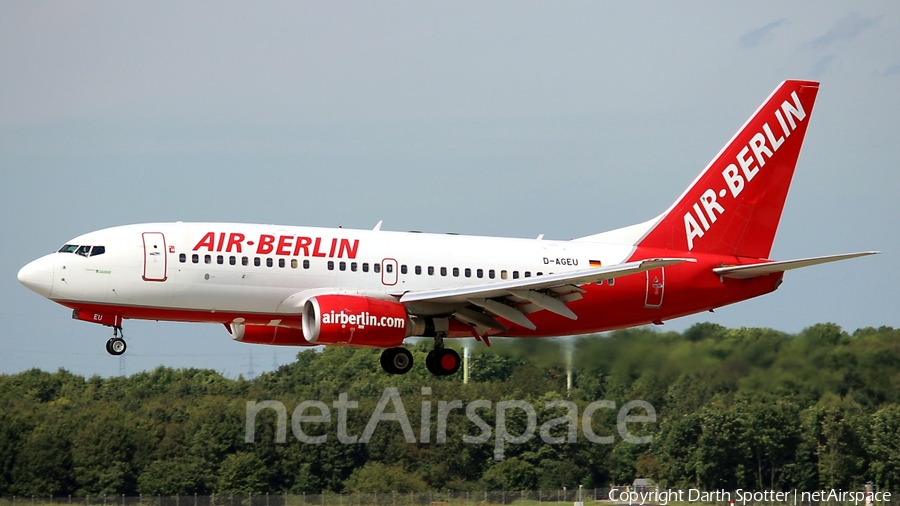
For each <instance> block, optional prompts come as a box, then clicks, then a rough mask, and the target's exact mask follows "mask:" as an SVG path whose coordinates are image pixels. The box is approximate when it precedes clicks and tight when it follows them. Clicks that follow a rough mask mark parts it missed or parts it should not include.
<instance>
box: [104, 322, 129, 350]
mask: <svg viewBox="0 0 900 506" xmlns="http://www.w3.org/2000/svg"><path fill="white" fill-rule="evenodd" d="M120 336H121V337H120ZM106 352H107V353H109V354H110V355H115V356H119V355H121V354H123V353H125V332H123V331H122V327H113V336H112V337H110V338H109V341H106Z"/></svg>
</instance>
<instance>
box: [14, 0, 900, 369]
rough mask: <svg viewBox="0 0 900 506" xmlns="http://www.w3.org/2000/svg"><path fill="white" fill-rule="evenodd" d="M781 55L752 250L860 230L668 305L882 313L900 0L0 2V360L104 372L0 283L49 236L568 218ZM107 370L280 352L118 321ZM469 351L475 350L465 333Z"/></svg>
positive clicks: (674, 143) (583, 225)
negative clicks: (758, 277)
mask: <svg viewBox="0 0 900 506" xmlns="http://www.w3.org/2000/svg"><path fill="white" fill-rule="evenodd" d="M788 78H800V79H816V80H819V81H821V82H822V85H821V89H820V93H819V97H818V101H817V104H816V108H815V111H814V113H813V116H812V119H811V123H810V127H809V132H808V134H807V138H806V142H805V144H804V148H803V152H802V154H801V157H800V162H799V165H798V169H797V173H796V175H795V178H794V183H793V186H792V189H791V193H790V195H789V197H788V202H787V205H786V207H785V211H784V216H783V218H782V224H781V227H780V229H779V233H778V236H777V238H776V241H775V247H774V250H773V256H774V257H775V258H778V259H790V258H797V257H804V256H812V255H819V254H831V253H840V252H847V251H858V250H869V249H877V250H882V251H884V254H883V255H880V256H878V257H869V258H864V259H858V260H851V261H847V262H841V263H838V264H832V265H826V266H820V267H815V268H809V269H804V270H801V271H794V272H791V273H789V274H788V275H786V277H785V283H784V285H783V286H782V287H781V288H780V289H779V290H778V291H777V292H776V293H774V294H771V295H768V296H766V297H763V298H760V299H756V300H753V301H748V302H744V303H741V304H738V305H735V306H732V307H728V308H723V309H721V310H718V311H717V312H716V313H715V314H708V313H707V314H703V315H699V316H697V317H690V318H684V319H681V320H676V321H672V322H668V323H666V325H665V326H664V327H662V328H663V329H676V330H681V329H683V328H686V327H687V326H689V325H691V324H693V323H695V322H697V321H713V322H717V323H720V324H722V325H726V326H737V327H739V326H765V327H773V328H776V329H780V330H785V331H790V332H796V331H799V330H801V329H802V328H804V327H806V326H808V325H812V324H815V323H819V322H825V321H831V322H835V323H838V324H839V325H841V326H843V327H844V328H845V329H847V330H851V331H852V330H854V329H856V328H858V327H864V326H879V325H891V326H895V327H898V326H900V311H897V302H896V301H897V300H900V268H898V267H897V262H896V254H897V252H898V251H900V240H898V234H897V233H896V230H897V225H896V218H897V217H900V198H898V192H900V142H898V134H900V120H898V117H900V93H898V91H897V90H900V4H897V3H896V2H863V3H854V4H853V6H852V7H850V6H848V5H847V4H845V3H841V2H796V3H790V4H787V5H783V4H782V3H781V2H759V3H754V4H752V5H740V4H727V3H726V4H717V3H705V2H704V3H701V2H688V3H679V4H677V5H676V4H671V3H662V2H660V3H649V4H646V3H645V4H640V5H638V6H633V5H624V4H623V5H620V4H618V3H612V2H609V3H601V2H567V3H540V2H491V3H488V4H484V3H476V2H446V3H427V4H423V3H418V2H379V3H336V2H315V3H314V2H306V3H295V2H284V3H279V2H272V3H266V4H263V5H259V4H249V3H227V2H215V3H213V2H208V3H199V2H192V3H185V2H154V3H152V4H146V3H125V4H121V3H112V2H110V3H98V2H80V1H72V2H39V1H32V2H3V3H2V4H0V174H2V185H0V220H2V221H0V223H2V230H3V233H2V234H0V247H2V251H3V252H4V254H3V255H0V296H2V300H3V301H4V304H3V306H2V308H0V315H2V317H3V319H4V321H5V331H4V332H2V333H0V373H14V372H17V371H21V370H24V369H27V368H30V367H41V368H43V369H48V370H55V369H57V368H59V367H64V368H67V369H69V370H72V371H74V372H78V373H83V374H100V375H104V376H106V375H114V374H117V373H118V372H119V366H120V362H119V359H116V358H113V357H109V356H108V355H107V354H106V352H105V350H104V346H103V345H104V342H105V340H106V339H107V338H108V334H109V332H108V329H107V328H104V327H100V326H94V325H90V324H87V323H83V322H76V321H72V320H71V319H70V314H69V312H68V311H67V310H66V309H64V308H62V307H60V306H56V305H54V304H53V303H51V302H49V301H47V300H44V299H42V298H40V297H39V296H37V295H36V294H33V293H31V292H30V291H28V290H27V289H25V288H24V287H22V286H21V285H19V284H18V282H17V281H16V272H17V270H18V269H19V267H21V266H22V265H24V264H25V263H27V262H28V261H29V260H31V259H33V258H36V257H38V256H41V255H43V254H45V253H47V252H50V251H53V250H55V249H56V248H58V247H59V246H60V245H61V244H63V243H64V242H65V241H66V240H67V239H69V238H71V237H74V236H76V235H79V234H82V233H84V232H88V231H91V230H96V229H100V228H105V227H109V226H115V225H121V224H127V223H139V222H151V221H175V220H184V221H204V220H208V221H240V222H262V223H282V224H296V225H317V226H338V225H342V226H344V227H358V228H371V227H372V226H374V225H375V223H376V222H377V221H378V220H384V229H389V230H424V231H430V232H458V233H467V234H479V235H501V236H513V237H535V236H537V235H538V234H545V235H546V237H547V238H554V239H568V238H572V237H578V236H583V235H588V234H592V233H596V232H600V231H603V230H608V229H612V228H616V227H619V226H624V225H628V224H631V223H636V222H639V221H643V220H646V219H648V218H650V217H653V216H655V215H656V214H658V213H659V212H660V211H662V210H663V209H665V208H666V207H668V206H669V204H671V202H672V201H673V200H674V199H675V198H676V197H677V196H678V195H680V194H681V192H682V191H683V189H684V188H685V187H686V186H687V185H688V184H689V183H690V182H691V181H692V180H693V179H694V177H695V176H696V175H697V173H699V171H700V170H701V169H702V168H703V167H704V166H705V165H706V164H707V163H708V162H709V160H710V159H711V158H712V157H713V156H714V155H715V153H716V152H718V150H719V149H720V148H721V146H722V145H723V144H724V143H725V142H726V141H727V140H728V139H729V138H730V137H731V135H732V134H733V133H734V132H735V131H736V130H737V128H739V127H740V125H741V124H743V122H744V121H745V120H746V118H747V117H748V116H749V115H750V114H751V113H752V112H753V111H754V110H755V109H756V107H757V106H758V105H759V104H760V103H761V102H762V100H763V99H765V97H766V96H768V94H769V93H770V92H771V90H772V89H774V87H775V86H776V85H777V84H778V83H779V82H780V81H782V80H784V79H788ZM126 335H127V336H128V343H129V351H128V353H127V355H126V357H127V358H126V359H125V366H126V371H127V372H129V373H130V372H134V371H137V370H141V369H147V368H152V367H155V366H157V365H159V364H163V365H170V366H176V367H188V366H196V367H209V368H213V369H216V370H219V371H222V372H224V373H226V374H228V375H232V376H233V375H236V374H239V373H242V372H243V373H246V372H247V370H248V366H249V354H250V352H251V350H252V352H253V355H254V358H253V361H254V366H255V367H254V369H255V370H256V372H259V371H261V370H268V369H271V368H272V366H273V362H277V363H286V362H288V361H290V360H291V358H292V356H293V355H294V353H296V351H297V350H296V349H277V350H273V349H272V348H266V347H250V346H247V345H242V344H239V343H234V342H231V341H230V339H229V338H228V335H227V333H226V332H225V330H224V329H223V328H220V327H218V326H211V325H190V324H171V323H156V322H128V325H127V326H126ZM476 350H477V348H476Z"/></svg>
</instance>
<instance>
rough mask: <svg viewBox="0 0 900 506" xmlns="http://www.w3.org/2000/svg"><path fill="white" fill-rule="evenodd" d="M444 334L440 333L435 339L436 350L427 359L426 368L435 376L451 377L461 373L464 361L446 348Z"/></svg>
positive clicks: (430, 352)
mask: <svg viewBox="0 0 900 506" xmlns="http://www.w3.org/2000/svg"><path fill="white" fill-rule="evenodd" d="M444 337H445V333H444V332H438V333H437V335H436V336H435V337H434V349H433V350H431V351H429V352H428V355H427V356H426V357H425V367H426V368H428V372H430V373H431V374H434V375H435V376H450V375H451V374H456V372H457V371H459V366H460V365H461V364H462V360H460V358H459V353H456V351H455V350H452V349H450V348H444Z"/></svg>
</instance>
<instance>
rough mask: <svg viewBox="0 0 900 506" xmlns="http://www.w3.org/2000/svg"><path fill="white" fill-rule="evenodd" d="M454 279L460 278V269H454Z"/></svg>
mask: <svg viewBox="0 0 900 506" xmlns="http://www.w3.org/2000/svg"><path fill="white" fill-rule="evenodd" d="M453 277H454V278H458V277H459V267H454V268H453Z"/></svg>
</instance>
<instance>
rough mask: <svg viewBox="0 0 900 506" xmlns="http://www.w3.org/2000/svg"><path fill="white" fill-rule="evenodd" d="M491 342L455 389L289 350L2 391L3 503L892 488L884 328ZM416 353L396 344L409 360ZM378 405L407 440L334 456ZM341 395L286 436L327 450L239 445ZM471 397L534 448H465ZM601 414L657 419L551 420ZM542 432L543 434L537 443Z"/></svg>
mask: <svg viewBox="0 0 900 506" xmlns="http://www.w3.org/2000/svg"><path fill="white" fill-rule="evenodd" d="M450 344H451V345H453V344H454V343H452V342H451V343H450ZM472 344H473V345H474V343H472ZM492 344H493V346H492V347H490V348H487V347H485V346H484V345H483V344H478V345H477V346H473V349H472V358H471V362H470V381H469V383H467V384H463V382H462V373H461V372H460V373H459V374H457V375H455V376H452V377H442V378H436V377H433V376H431V375H430V374H429V373H428V372H427V371H425V368H424V367H415V368H414V369H413V370H412V371H411V372H410V373H409V374H407V375H404V376H392V375H387V374H385V373H384V372H383V371H382V370H381V367H380V365H379V350H370V349H353V348H340V347H329V348H326V349H324V350H322V351H317V350H305V351H302V352H300V353H298V354H297V358H296V360H295V361H294V362H293V363H290V364H287V365H283V366H281V367H279V368H278V369H277V370H275V371H273V372H270V373H265V374H262V375H260V376H259V377H257V378H254V379H246V378H243V377H238V378H236V379H231V378H227V377H224V376H222V375H221V374H219V373H217V372H214V371H211V370H202V369H171V368H165V367H160V368H157V369H155V370H152V371H145V372H140V373H137V374H133V375H131V376H128V377H111V378H101V377H99V376H93V377H89V378H85V377H82V376H79V375H75V374H71V373H69V372H67V371H65V370H62V369H61V370H59V371H57V372H53V373H50V372H45V371H41V370H38V369H32V370H29V371H25V372H22V373H18V374H14V375H0V407H2V410H0V495H2V496H11V495H19V496H30V495H36V496H65V495H68V494H72V495H74V496H87V495H90V496H101V495H119V494H126V495H136V494H145V495H150V494H152V495H156V494H162V495H176V494H183V495H187V494H194V493H199V494H210V493H215V494H222V495H224V494H247V493H254V494H257V493H266V492H269V493H303V492H306V493H319V492H323V491H325V492H392V491H396V492H418V491H426V490H454V491H457V490H458V491H464V490H535V489H544V490H551V489H556V488H561V487H563V486H566V487H569V488H570V489H571V488H573V487H576V488H577V486H578V485H584V486H585V487H586V488H595V487H606V486H609V485H610V484H612V483H630V482H631V481H632V480H633V479H634V478H636V477H644V478H652V479H654V480H656V481H657V482H659V483H661V484H664V485H666V486H670V487H699V488H704V489H717V488H722V489H737V488H744V489H756V490H763V489H773V490H789V489H793V488H799V489H803V490H816V489H821V488H843V489H844V490H847V489H850V488H859V487H861V486H862V484H863V483H865V482H866V481H869V480H872V481H874V482H875V483H876V485H877V486H878V487H879V488H881V489H883V490H898V489H900V486H898V485H900V330H895V329H893V328H890V327H881V328H864V329H859V330H857V331H855V332H853V333H852V334H851V333H848V332H845V331H843V330H841V329H840V328H839V327H838V326H836V325H833V324H820V325H815V326H813V327H810V328H807V329H805V330H803V331H802V332H800V333H798V334H795V335H792V334H787V333H783V332H778V331H775V330H771V329H763V328H740V329H728V328H724V327H721V326H719V325H715V324H709V323H704V324H697V325H694V326H693V327H691V328H690V329H688V330H686V331H685V332H683V333H679V332H657V331H653V330H650V329H645V328H638V329H629V330H622V331H616V332H612V333H609V334H606V335H604V336H591V337H587V338H581V339H577V340H557V339H548V340H499V339H495V340H493V343H492ZM428 349H430V343H426V342H423V343H419V344H415V345H413V346H411V350H412V352H413V355H414V358H415V360H416V362H417V364H423V363H424V360H425V354H426V352H427V351H428ZM569 370H571V371H572V378H573V388H572V389H571V390H569V389H567V373H568V371H569ZM423 387H425V388H423ZM390 389H396V390H390ZM388 391H392V392H396V393H397V395H398V396H399V398H400V399H402V408H403V410H404V412H405V414H406V415H407V416H408V419H409V421H410V425H411V429H412V432H413V433H414V434H415V439H414V440H413V441H412V442H409V441H410V439H409V430H407V429H408V428H405V427H403V424H402V423H400V422H399V421H391V420H389V419H387V418H390V417H389V416H387V417H386V421H381V422H380V423H378V425H377V428H375V430H374V432H371V433H370V434H369V438H368V441H367V442H366V443H365V444H361V443H349V444H348V443H345V442H341V441H340V440H339V438H338V437H337V435H338V429H339V425H340V424H341V423H343V424H344V428H343V429H342V430H344V431H345V432H346V433H348V434H354V435H357V436H358V435H361V434H363V433H364V431H365V430H366V426H367V424H369V423H370V422H371V416H372V414H373V413H374V412H375V411H376V409H377V407H378V406H377V405H378V403H379V401H380V400H383V399H384V397H385V395H386V394H385V392H388ZM341 394H345V398H346V399H349V400H351V401H355V402H357V403H358V407H357V408H355V409H350V410H347V411H346V413H345V414H346V416H345V417H344V418H345V419H344V420H343V421H341V420H339V418H340V417H339V416H338V411H337V410H336V409H335V410H330V411H329V412H328V414H327V415H325V414H324V413H322V412H320V410H316V409H312V410H306V411H304V412H303V413H302V414H303V415H307V416H312V415H319V418H318V419H315V418H307V419H306V420H311V419H315V420H316V423H312V422H304V423H303V424H301V427H302V431H303V432H304V434H307V435H309V436H311V437H312V436H326V437H325V438H324V442H322V443H319V444H311V443H303V442H301V441H299V440H298V439H297V438H295V437H287V439H286V440H285V441H284V442H279V434H278V427H279V424H278V416H279V413H278V411H277V410H276V409H262V410H259V413H258V414H257V415H256V421H255V425H254V437H253V443H247V442H246V438H247V427H248V426H247V405H248V401H250V402H254V403H260V402H263V401H266V400H274V401H277V402H278V403H280V404H282V405H283V406H285V408H286V411H287V415H288V417H289V419H288V420H287V424H288V427H287V433H288V435H289V436H290V435H291V433H292V430H293V428H294V427H293V424H292V421H293V420H292V419H291V418H295V417H292V416H291V414H292V413H291V412H292V411H293V410H294V409H295V407H297V406H299V405H300V404H301V403H303V402H304V401H320V402H322V403H324V405H326V406H327V407H328V408H330V407H331V406H333V405H334V403H335V402H337V401H338V400H339V399H340V398H341V397H340V396H341ZM454 400H459V401H460V405H461V406H462V408H460V409H454V410H452V411H450V412H449V414H445V415H444V426H443V428H442V429H441V427H439V426H438V418H439V417H438V411H439V407H440V402H441V401H443V402H444V403H445V406H446V405H447V403H450V402H451V401H454ZM479 400H481V401H484V400H487V401H489V402H490V403H491V406H492V407H497V406H500V404H498V403H500V402H507V403H509V402H510V401H523V402H524V403H527V404H529V405H530V406H533V408H534V411H535V416H536V418H537V426H536V427H533V430H534V432H535V434H534V436H533V437H531V438H529V439H528V440H527V441H524V442H520V443H516V442H515V441H507V442H506V443H505V444H503V445H502V448H501V450H502V454H503V459H502V460H496V459H495V456H496V450H497V447H496V439H491V441H490V442H487V443H484V444H471V443H469V442H466V440H467V439H468V440H470V441H471V440H473V438H477V437H479V436H480V435H484V430H483V428H482V427H479V425H478V424H477V423H474V422H473V420H474V418H472V416H469V415H467V413H466V409H465V407H466V406H467V405H468V404H469V403H472V402H473V401H479ZM599 400H606V401H611V402H612V403H613V404H614V405H615V407H616V408H619V407H621V406H623V405H625V404H626V403H627V402H629V401H633V400H642V401H646V402H647V403H649V404H650V405H652V407H653V408H654V410H655V421H654V422H652V423H628V424H626V427H627V430H628V431H630V432H631V433H633V434H636V435H643V436H652V441H651V442H649V443H646V444H633V443H631V442H629V441H626V440H625V439H623V438H622V437H620V432H618V430H617V427H618V425H617V424H618V423H619V422H621V419H620V418H617V417H620V416H621V415H620V414H619V413H618V412H617V410H616V409H595V410H594V412H593V416H592V417H591V418H590V419H589V421H588V422H587V424H588V428H589V429H590V430H591V432H592V433H594V434H595V435H596V436H598V437H600V436H604V437H607V438H608V439H609V440H610V441H611V442H609V444H606V443H602V444H601V443H597V442H594V441H592V440H591V439H590V438H588V437H586V435H585V432H584V428H585V427H584V425H583V423H584V422H583V420H582V419H579V420H578V422H577V423H572V424H570V423H567V422H566V420H567V419H566V416H567V413H568V414H569V415H571V413H570V412H567V409H566V407H565V406H567V405H568V406H574V409H575V410H577V416H578V417H582V418H583V417H584V416H585V415H586V414H587V412H589V411H590V410H589V409H587V408H589V407H590V406H591V405H592V403H596V401H599ZM567 403H568V404H567ZM595 407H596V405H595ZM396 408H397V406H396V405H394V403H393V402H391V403H390V404H389V406H388V408H387V409H386V410H383V412H384V413H387V414H388V415H390V414H391V413H394V412H395V411H396ZM423 411H424V415H425V416H424V418H425V420H426V422H425V423H424V424H423V423H422V419H423ZM498 413H499V411H498V410H497V409H493V410H492V409H480V410H478V411H477V414H478V417H479V419H480V420H482V421H483V422H484V425H486V426H487V427H488V428H489V429H494V431H495V433H494V434H493V436H496V435H497V434H496V428H497V427H498V423H499V422H501V421H502V422H503V424H504V427H505V428H506V430H507V431H508V433H509V434H510V435H512V436H511V437H512V438H513V439H515V436H516V435H521V434H523V433H526V432H527V430H528V424H529V415H528V414H527V413H526V411H525V410H523V409H509V410H506V412H505V413H504V415H505V417H504V419H503V420H498V419H497V418H498ZM632 414H634V415H647V414H648V413H645V412H644V411H642V410H640V409H638V410H636V411H633V412H632ZM550 420H557V422H558V423H556V424H555V425H553V424H551V425H548V427H549V429H547V432H546V434H543V436H542V435H540V434H539V433H540V431H542V430H545V429H544V428H542V427H543V424H545V423H547V422H548V421H550ZM573 427H574V431H575V432H574V433H573V432H572V429H573ZM439 429H441V430H443V434H444V437H443V440H442V441H438V434H439V433H440V430H439ZM426 432H427V434H428V437H427V438H423V437H422V435H423V434H424V433H426ZM573 435H574V438H572V436H573ZM544 436H546V437H544ZM551 437H552V438H555V439H554V441H556V443H554V444H548V443H547V442H546V441H547V438H551Z"/></svg>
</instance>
